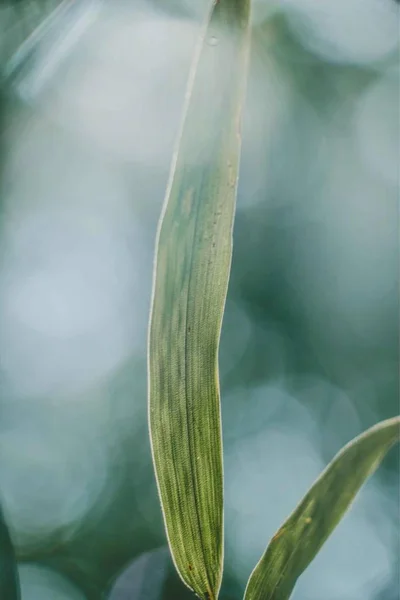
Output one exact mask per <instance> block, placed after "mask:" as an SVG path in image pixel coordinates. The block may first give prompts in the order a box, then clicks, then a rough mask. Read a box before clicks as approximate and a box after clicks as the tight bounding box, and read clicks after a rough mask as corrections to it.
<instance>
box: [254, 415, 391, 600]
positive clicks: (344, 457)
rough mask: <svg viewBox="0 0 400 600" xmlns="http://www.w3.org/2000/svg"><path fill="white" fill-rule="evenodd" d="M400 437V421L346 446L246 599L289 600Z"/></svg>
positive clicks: (280, 538) (273, 545)
mask: <svg viewBox="0 0 400 600" xmlns="http://www.w3.org/2000/svg"><path fill="white" fill-rule="evenodd" d="M399 438H400V417H395V418H393V419H388V420H387V421H382V422H381V423H378V425H375V426H374V427H371V429H368V430H367V431H365V432H364V433H363V434H361V435H360V436H358V437H356V438H355V439H354V440H352V441H351V442H350V443H349V444H347V445H346V446H344V448H342V450H341V451H340V452H339V453H338V454H337V455H336V457H335V458H334V459H333V460H332V462H331V463H330V464H329V465H328V467H327V468H326V469H325V471H323V473H322V474H321V475H320V477H319V478H318V479H317V480H316V482H315V483H314V485H313V486H312V487H311V488H310V490H309V491H308V493H307V494H306V495H305V496H304V498H303V500H302V501H301V502H300V504H299V505H298V507H297V508H296V510H295V511H294V512H293V513H292V515H291V516H290V517H289V518H288V519H287V521H286V522H285V523H284V524H283V525H282V527H281V528H280V529H279V530H278V531H277V533H276V534H275V535H274V537H273V538H272V540H271V542H270V544H269V546H268V548H267V549H266V551H265V553H264V554H263V556H262V557H261V559H260V561H259V562H258V564H257V565H256V567H255V569H254V571H253V572H252V574H251V575H250V579H249V581H248V584H247V588H246V592H245V600H287V599H288V598H289V597H290V595H291V593H292V591H293V588H294V586H295V584H296V581H297V579H298V577H299V576H300V575H301V573H302V572H303V571H304V570H305V569H306V568H307V566H308V565H309V564H310V562H311V561H312V560H313V559H314V558H315V556H316V555H317V553H318V551H319V550H320V548H321V546H322V545H323V544H324V542H325V541H326V539H327V538H328V537H329V535H330V534H331V533H332V531H333V530H334V528H335V527H336V525H337V524H338V523H339V521H340V519H341V518H342V517H343V515H344V513H345V512H346V510H347V509H348V508H349V506H350V504H351V502H352V501H353V499H354V497H355V496H356V494H357V492H358V490H359V489H360V487H361V486H362V484H363V483H364V482H365V480H366V479H367V477H369V475H371V474H372V473H373V472H374V471H375V470H376V468H377V467H378V466H379V464H380V462H381V461H382V459H383V458H384V456H385V454H386V453H387V451H388V450H389V448H390V447H391V446H392V445H393V444H394V443H395V442H397V441H399Z"/></svg>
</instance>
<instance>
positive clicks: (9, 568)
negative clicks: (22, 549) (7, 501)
mask: <svg viewBox="0 0 400 600" xmlns="http://www.w3.org/2000/svg"><path fill="white" fill-rule="evenodd" d="M0 598H1V599H2V600H3V598H4V600H6V599H7V600H19V599H20V590H19V580H18V574H17V566H16V562H15V555H14V548H13V546H12V543H11V538H10V534H9V531H8V528H7V525H6V523H5V520H4V517H3V513H2V511H1V508H0Z"/></svg>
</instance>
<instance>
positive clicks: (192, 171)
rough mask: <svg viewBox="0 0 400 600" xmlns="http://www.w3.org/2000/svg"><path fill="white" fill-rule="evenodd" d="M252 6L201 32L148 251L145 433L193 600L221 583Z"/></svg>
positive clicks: (238, 1)
mask: <svg viewBox="0 0 400 600" xmlns="http://www.w3.org/2000/svg"><path fill="white" fill-rule="evenodd" d="M249 9H250V0H234V1H232V0H219V2H218V3H216V4H215V5H214V7H213V8H212V11H211V13H210V17H209V21H208V22H207V25H206V27H205V29H204V30H203V35H202V40H201V45H200V52H199V55H198V60H197V63H196V64H195V66H194V67H193V70H192V83H191V87H190V88H189V93H188V96H187V106H186V117H185V119H184V125H183V128H182V130H181V135H180V140H179V149H178V152H177V153H176V155H175V157H174V160H173V165H172V169H171V177H170V182H169V186H168V190H167V195H166V200H165V203H164V209H163V214H162V218H161V221H160V227H159V230H158V236H157V245H156V257H157V258H156V266H155V275H154V281H153V298H152V311H151V318H150V327H149V353H148V373H149V378H148V385H149V427H150V439H151V445H152V454H153V462H154V467H155V472H156V479H157V484H158V490H159V495H160V500H161V504H162V508H163V515H164V523H165V527H166V531H167V536H168V541H169V545H170V549H171V553H172V556H173V559H174V563H175V566H176V568H177V570H178V572H179V574H180V576H181V578H182V580H183V581H184V583H186V585H188V587H190V588H191V589H192V590H193V591H195V592H196V593H197V594H198V595H199V596H200V597H201V598H207V599H210V600H211V599H214V598H216V597H217V596H218V591H219V588H220V584H221V578H222V562H223V473H222V436H221V417H220V401H219V380H218V364H217V358H218V345H219V336H220V330H221V323H222V315H223V311H224V305H225V298H226V292H227V286H228V279H229V272H230V264H231V255H232V228H233V218H234V211H235V199H236V187H237V176H238V167H239V156H240V145H241V140H240V117H241V109H242V104H243V97H244V93H243V89H244V86H245V79H246V71H247V58H248V51H249V13H250V10H249Z"/></svg>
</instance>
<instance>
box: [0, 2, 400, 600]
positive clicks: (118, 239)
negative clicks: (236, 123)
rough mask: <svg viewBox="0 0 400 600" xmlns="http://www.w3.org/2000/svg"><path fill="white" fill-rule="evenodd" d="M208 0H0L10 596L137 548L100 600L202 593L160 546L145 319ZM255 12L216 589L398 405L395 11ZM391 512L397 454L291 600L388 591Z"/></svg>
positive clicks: (233, 592) (380, 6) (0, 233)
mask: <svg viewBox="0 0 400 600" xmlns="http://www.w3.org/2000/svg"><path fill="white" fill-rule="evenodd" d="M206 5H207V1H206V0H204V1H200V0H198V1H197V3H196V2H193V0H192V1H190V0H168V2H167V0H134V1H133V0H132V1H128V0H125V1H123V0H112V2H110V1H105V2H101V1H100V0H82V1H81V2H68V1H65V2H61V3H60V2H56V1H54V0H47V1H44V0H43V1H39V0H36V1H33V0H32V1H29V0H26V1H25V2H24V0H19V1H18V2H17V1H14V2H12V1H10V0H9V1H8V2H7V1H5V0H2V1H1V2H0V66H1V90H0V94H1V98H0V101H1V105H0V108H1V112H0V123H1V129H0V144H1V147H0V157H1V165H0V169H1V176H0V177H1V178H0V194H1V212H0V356H1V368H0V415H1V416H0V456H1V459H0V497H1V501H2V504H3V509H4V513H5V515H6V517H7V520H8V524H9V527H10V531H11V534H12V538H13V541H14V544H15V547H16V551H17V554H18V559H19V566H20V577H21V584H22V600H83V599H87V600H97V599H100V598H102V597H103V594H106V593H107V594H108V592H109V590H110V588H111V586H112V584H113V581H114V579H115V578H116V577H117V576H118V574H119V573H120V572H121V571H123V570H124V569H125V568H126V567H127V566H128V565H130V564H131V563H132V561H135V559H136V562H134V563H133V566H130V567H129V570H128V572H126V573H125V575H124V576H123V577H122V579H120V580H119V582H118V583H117V585H116V587H115V588H114V591H113V592H112V593H111V596H110V599H111V600H161V599H162V600H170V599H171V600H172V599H178V600H179V599H182V600H183V599H185V598H190V597H191V595H190V594H189V593H188V592H187V591H186V590H185V589H184V587H183V585H182V584H180V582H179V580H178V578H177V576H176V575H175V574H174V570H173V568H172V565H171V563H170V560H169V558H168V553H167V552H166V550H165V545H166V539H165V535H164V530H163V525H162V519H161V512H160V508H159V503H158V498H157V493H156V487H155V481H154V476H153V469H152V464H151V456H150V449H149V442H148V430H147V416H146V408H147V407H146V329H147V318H148V311H149V300H150V291H151V279H152V265H153V248H154V239H155V231H156V227H157V221H158V218H159V214H160V209H161V205H162V200H163V195H164V190H165V186H166V181H167V177H168V170H169V165H170V160H171V154H172V151H173V147H174V140H175V136H176V132H177V128H178V126H179V122H180V111H181V108H182V102H183V97H184V93H185V85H186V78H187V75H188V70H189V66H190V60H191V56H192V51H193V47H194V43H195V41H196V35H197V33H198V30H199V24H200V22H201V19H202V17H203V15H204V11H205V9H206ZM54 10H56V12H55V13H54V12H53V11H54ZM49 15H50V16H49ZM46 18H47V21H45V25H44V26H43V25H42V26H41V27H39V29H37V27H38V26H40V23H43V20H44V19H46ZM253 22H254V27H253V51H252V60H251V68H250V77H249V86H248V96H247V104H246V111H245V119H244V140H243V153H242V165H241V176H240V184H239V193H238V206H237V217H236V225H235V231H234V257H233V266H232V275H231V283H230V288H229V294H228V300H227V306H226V314H225V319H224V326H223V333H222V341H221V348H220V366H221V384H222V408H223V428H224V448H225V500H226V566H225V569H226V570H225V579H224V585H223V591H222V594H221V599H222V600H239V599H240V598H241V597H242V594H243V589H244V586H245V583H246V581H247V578H248V576H249V574H250V571H251V570H252V568H253V567H254V565H255V563H256V561H257V560H258V558H259V556H260V554H261V553H262V551H263V549H264V548H265V546H266V544H267V542H268V540H269V538H270V537H271V536H272V535H273V533H274V531H275V530H276V529H277V527H278V526H279V525H280V524H281V522H282V520H283V519H284V518H285V517H286V516H287V515H288V513H289V512H291V510H292V509H293V508H294V506H295V505H296V504H297V502H298V501H299V500H300V498H301V496H302V495H303V494H304V493H305V492H306V490H307V488H308V486H309V485H310V484H311V483H312V481H313V480H314V478H315V477H316V476H317V475H318V474H319V472H320V471H321V470H322V469H323V467H324V466H325V465H326V464H327V462H328V461H329V460H330V459H331V458H332V457H333V455H334V454H335V453H336V452H337V451H338V450H339V449H340V447H341V446H342V445H343V444H344V443H346V442H347V441H349V440H350V439H351V438H352V437H353V436H355V435H357V434H358V433H360V432H361V431H362V430H363V429H365V428H367V427H368V426H370V425H372V424H374V423H375V422H377V421H378V420H380V419H383V418H387V417H390V416H393V415H394V414H396V413H397V412H398V409H399V374H398V367H399V346H398V342H399V339H398V335H399V323H398V319H399V312H398V300H399V299H398V276H399V271H398V183H399V181H398V180H399V158H400V157H399V112H398V111H399V54H398V42H399V40H398V37H399V36H398V31H399V14H398V5H397V4H396V2H394V1H393V0H379V1H378V0H340V1H339V0H337V1H336V2H332V1H328V0H281V1H280V2H273V1H272V0H270V1H268V0H254V7H253ZM212 100H213V90H212V89H210V90H209V101H210V102H212ZM398 511H399V481H398V452H397V451H396V450H393V451H392V452H391V453H390V454H389V456H388V457H387V459H386V460H385V462H384V464H383V466H382V467H381V469H380V470H379V471H378V473H377V474H376V475H375V476H374V477H373V478H372V479H371V480H370V481H369V482H368V483H367V485H366V486H365V488H364V489H363V490H362V492H361V493H360V495H359V497H358V499H357V500H356V502H355V505H354V507H353V509H352V510H351V511H350V513H349V514H348V515H347V516H346V517H345V518H344V520H343V522H342V523H341V524H340V525H339V527H338V528H337V530H336V531H335V533H334V534H333V535H332V537H331V538H330V539H329V541H328V542H327V543H326V545H325V546H324V548H323V550H322V551H321V553H320V555H319V556H318V557H317V559H316V560H315V562H314V563H313V564H312V565H311V566H310V568H309V569H308V570H307V572H306V573H305V574H304V575H303V577H302V578H301V580H300V581H299V583H298V585H297V587H296V590H295V592H294V595H293V599H294V600H320V599H321V598H324V600H395V599H396V598H398V588H399V534H398V517H399V515H398ZM127 590H128V591H127ZM2 600H3V599H2ZM4 600H7V599H4Z"/></svg>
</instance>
